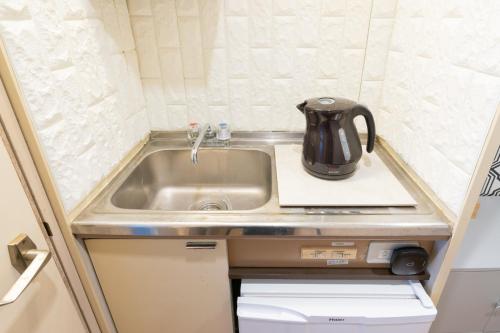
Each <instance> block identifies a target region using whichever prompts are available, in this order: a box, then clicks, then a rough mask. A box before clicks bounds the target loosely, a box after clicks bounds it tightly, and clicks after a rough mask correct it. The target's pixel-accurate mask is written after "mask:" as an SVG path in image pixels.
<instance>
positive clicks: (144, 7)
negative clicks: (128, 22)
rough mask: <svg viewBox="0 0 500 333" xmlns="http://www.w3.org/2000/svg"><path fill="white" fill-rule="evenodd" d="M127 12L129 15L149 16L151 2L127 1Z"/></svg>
mask: <svg viewBox="0 0 500 333" xmlns="http://www.w3.org/2000/svg"><path fill="white" fill-rule="evenodd" d="M127 5H128V11H129V13H130V15H134V16H137V15H147V16H151V15H152V14H153V11H152V10H151V0H127Z"/></svg>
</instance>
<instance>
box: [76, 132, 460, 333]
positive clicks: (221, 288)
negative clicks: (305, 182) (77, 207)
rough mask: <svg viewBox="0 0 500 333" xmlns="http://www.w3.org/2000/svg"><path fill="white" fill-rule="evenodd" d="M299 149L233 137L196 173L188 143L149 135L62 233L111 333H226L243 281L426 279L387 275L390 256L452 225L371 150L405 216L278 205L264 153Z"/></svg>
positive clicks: (270, 158) (278, 135)
mask: <svg viewBox="0 0 500 333" xmlns="http://www.w3.org/2000/svg"><path fill="white" fill-rule="evenodd" d="M301 140H302V134H301V133H293V132H263V133H257V132H254V133H247V132H235V133H233V138H232V140H231V144H230V146H227V147H201V148H200V149H199V151H198V152H197V155H198V156H197V159H198V161H197V164H196V165H194V164H193V162H192V160H191V158H190V154H189V153H190V148H191V146H190V144H189V142H188V140H186V133H184V132H177V133H173V132H170V133H164V132H158V133H153V134H152V137H151V139H150V141H149V142H148V143H147V144H146V145H145V146H144V147H143V149H142V150H141V151H140V152H139V153H138V154H137V156H135V157H134V158H133V160H132V161H131V162H130V163H129V164H128V165H127V166H126V167H125V168H124V169H123V170H122V172H121V173H120V174H119V175H118V176H117V177H116V178H115V179H113V180H112V181H111V183H110V184H109V185H108V186H107V187H106V188H105V189H104V190H103V191H102V192H101V194H100V195H99V196H98V197H97V198H96V199H95V200H94V201H93V202H92V203H91V204H90V205H89V206H88V207H87V209H86V210H85V211H84V212H83V213H82V214H81V215H80V216H79V217H78V218H77V219H76V221H75V222H74V223H73V224H72V230H73V233H74V234H75V235H76V237H78V238H80V239H82V240H83V242H84V244H85V246H86V248H87V250H88V253H89V255H90V258H91V260H92V264H93V267H94V269H95V271H96V274H97V277H98V279H99V283H100V285H101V287H102V290H103V293H104V297H105V298H106V301H107V304H108V306H109V308H110V311H111V314H112V316H113V319H114V321H115V325H116V327H117V328H118V331H119V332H120V333H123V332H125V333H127V332H136V331H139V330H147V331H149V332H156V331H158V332H159V331H162V330H163V329H165V328H166V327H172V325H173V327H182V328H184V329H185V332H195V331H196V330H197V329H198V328H199V327H203V329H204V330H205V331H207V332H232V330H233V325H235V326H237V320H236V314H237V311H238V307H237V303H238V302H240V303H241V301H238V302H237V299H238V297H239V296H240V289H241V293H242V294H241V295H242V299H244V298H245V296H244V295H243V291H244V289H245V282H243V283H242V280H243V281H245V279H248V278H251V279H287V280H290V279H302V280H303V279H306V280H318V279H320V280H324V279H327V280H330V281H332V283H333V282H334V281H336V280H346V279H347V280H351V281H357V280H370V281H372V282H373V281H375V282H373V283H377V282H376V281H389V283H396V285H400V284H401V283H403V284H404V283H407V282H406V281H408V280H422V281H425V280H427V279H428V278H429V274H428V272H426V271H424V272H422V273H420V274H417V275H412V276H405V275H394V274H392V273H391V272H390V270H389V266H390V259H391V254H392V252H393V250H394V249H397V248H401V247H408V246H413V247H415V246H416V247H420V248H423V249H425V250H426V252H428V253H431V252H432V251H433V246H434V243H435V241H437V240H446V239H448V237H449V236H450V232H451V230H450V226H449V224H448V222H447V220H446V218H445V217H444V215H443V214H442V213H441V212H440V210H439V208H438V207H437V206H435V205H434V204H433V202H432V200H431V199H430V197H428V196H427V195H426V193H425V192H424V190H423V188H421V187H420V185H419V183H418V180H417V179H416V178H414V176H413V175H411V173H409V172H408V170H407V169H405V167H404V165H403V164H400V163H399V161H398V160H397V157H395V156H394V155H392V153H391V151H390V150H389V149H388V148H387V147H386V146H385V145H384V143H383V141H380V140H379V141H377V144H376V145H375V152H376V153H377V156H379V157H380V159H381V160H382V161H383V163H384V164H385V165H386V166H387V168H388V169H389V170H390V172H391V174H392V175H393V176H394V177H395V178H396V179H397V180H398V182H399V184H401V186H402V187H403V188H404V189H405V190H406V191H408V193H410V194H411V197H412V198H413V200H415V203H416V204H415V205H414V206H364V207H363V206H358V207H356V206H337V207H327V206H323V207H315V206H308V207H290V206H280V203H279V193H278V184H277V182H278V177H277V171H276V159H275V151H274V147H275V146H278V145H293V144H299V143H300V142H301ZM360 174H362V173H360ZM311 177H312V176H311ZM354 177H355V176H354ZM351 179H353V178H351ZM334 194H335V193H332V195H334ZM390 281H393V282H390ZM394 281H403V282H399V284H398V282H394ZM378 283H382V282H378ZM417 283H418V282H417ZM422 290H423V289H422ZM141 295H142V296H141ZM187 308H189V309H190V310H189V311H188V312H186V309H187ZM193 314H196V316H194V317H192V315H193ZM426 318H427V319H429V318H430V317H426ZM431 321H432V320H430V321H429V322H428V323H430V322H431ZM169 325H170V326H169ZM426 325H427V324H426ZM424 331H425V330H424ZM424 331H422V332H424ZM415 332H421V331H415Z"/></svg>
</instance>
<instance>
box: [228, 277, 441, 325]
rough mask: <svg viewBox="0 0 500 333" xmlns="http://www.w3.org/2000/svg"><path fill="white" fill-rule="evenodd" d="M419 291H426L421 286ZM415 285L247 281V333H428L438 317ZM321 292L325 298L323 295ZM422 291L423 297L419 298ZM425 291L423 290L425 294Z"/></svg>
mask: <svg viewBox="0 0 500 333" xmlns="http://www.w3.org/2000/svg"><path fill="white" fill-rule="evenodd" d="M418 286H420V288H421V285H420V283H418ZM418 286H417V287H415V286H414V285H412V282H410V281H405V282H396V283H395V282H392V281H391V282H385V283H384V282H378V281H377V282H375V281H363V282H356V283H352V282H348V281H337V282H334V283H332V281H276V280H275V281H272V280H268V281H263V280H260V281H258V280H255V281H251V280H244V281H243V283H242V288H241V294H242V296H241V297H240V298H239V299H238V309H237V314H238V321H239V330H240V332H241V333H250V332H260V333H266V332H272V333H280V332H287V333H299V332H307V333H323V332H336V333H344V332H345V333H347V332H349V333H351V332H352V333H382V332H384V333H391V332H406V333H426V332H428V330H429V328H430V326H431V324H432V321H433V320H434V318H435V316H436V309H435V307H434V306H433V305H432V302H431V303H430V305H431V306H429V303H428V301H430V300H424V301H423V302H422V301H421V299H420V298H421V297H424V298H425V297H427V298H428V296H427V294H425V292H424V294H425V296H424V295H417V293H420V290H419V288H418ZM321 290H323V291H324V292H323V293H321ZM415 290H417V292H415ZM422 290H423V288H422Z"/></svg>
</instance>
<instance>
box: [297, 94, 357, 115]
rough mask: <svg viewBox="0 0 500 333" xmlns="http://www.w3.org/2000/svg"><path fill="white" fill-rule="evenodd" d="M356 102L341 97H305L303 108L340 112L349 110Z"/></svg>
mask: <svg viewBox="0 0 500 333" xmlns="http://www.w3.org/2000/svg"><path fill="white" fill-rule="evenodd" d="M356 104H357V103H356V102H354V101H351V100H349V99H346V98H342V97H316V98H310V99H307V100H306V101H305V105H304V108H305V109H306V110H311V111H324V112H330V111H333V112H342V111H347V110H351V109H352V108H353V107H354V106H355V105H356Z"/></svg>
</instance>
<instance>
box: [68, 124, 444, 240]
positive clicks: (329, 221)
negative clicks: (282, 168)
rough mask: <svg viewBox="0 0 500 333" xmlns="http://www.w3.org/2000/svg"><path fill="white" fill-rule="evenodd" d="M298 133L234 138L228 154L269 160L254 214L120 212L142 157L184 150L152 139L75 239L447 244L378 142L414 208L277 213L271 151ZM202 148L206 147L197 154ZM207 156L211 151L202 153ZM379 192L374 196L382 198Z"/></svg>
mask: <svg viewBox="0 0 500 333" xmlns="http://www.w3.org/2000/svg"><path fill="white" fill-rule="evenodd" d="M302 136H303V134H302V133H298V132H234V133H233V137H232V139H231V145H230V147H225V148H217V149H257V150H261V151H264V152H266V153H267V154H269V155H270V157H271V159H272V168H273V170H272V194H271V198H270V200H269V201H268V202H267V203H266V204H265V205H263V206H262V207H259V208H257V209H253V210H240V211H218V212H208V211H207V212H205V211H160V210H141V209H122V208H118V207H116V206H114V205H113V204H112V202H111V197H112V195H113V194H114V193H115V191H116V190H117V189H118V188H119V186H120V185H121V184H122V183H123V182H124V181H125V179H126V178H127V176H128V175H129V174H130V173H131V172H132V171H133V170H134V168H135V167H136V166H137V165H138V164H139V163H140V162H141V161H142V160H143V159H144V158H145V157H146V156H148V155H150V154H152V153H154V152H156V151H159V150H166V149H190V145H189V143H188V141H187V139H186V133H185V132H153V133H152V135H151V138H150V140H149V142H148V143H147V144H146V145H145V146H144V147H143V148H142V149H141V151H140V152H139V153H138V154H137V155H136V156H135V157H134V158H133V159H132V161H131V162H130V163H128V165H126V166H125V167H124V168H123V170H122V171H121V172H120V173H119V174H118V175H117V176H116V177H115V178H114V179H113V180H111V182H110V183H109V184H107V186H106V187H105V188H104V190H103V191H102V192H101V193H100V194H99V195H98V196H97V197H96V198H95V199H94V200H93V201H92V202H91V203H90V204H89V205H88V207H86V209H84V211H83V212H82V213H81V214H80V215H79V216H78V217H77V218H76V219H75V221H73V222H72V231H73V233H74V234H75V236H77V237H79V238H115V237H190V238H193V237H200V238H203V237H205V238H231V237H256V236H257V237H269V236H273V237H277V236H278V237H329V238H372V239H375V238H398V239H407V238H416V237H418V238H427V239H447V238H449V237H450V236H451V227H450V225H449V223H448V221H447V220H446V218H445V216H444V215H443V214H442V213H441V212H440V210H439V209H438V207H437V206H436V205H435V204H434V203H433V202H432V200H431V199H430V197H428V196H427V195H426V194H425V192H424V191H423V190H422V189H421V188H420V187H419V186H418V185H417V182H415V181H414V180H413V179H414V178H412V177H410V173H409V172H408V170H406V169H405V166H402V165H401V164H399V163H396V161H395V160H394V158H393V157H392V155H391V153H390V152H388V151H387V150H385V149H384V148H383V146H382V145H380V144H379V142H377V143H376V145H375V151H376V152H377V153H378V155H379V156H380V158H381V159H382V160H383V161H384V163H386V164H387V166H388V167H389V169H390V170H391V171H392V172H393V173H394V175H395V176H396V177H397V178H398V180H399V181H400V182H401V184H402V185H403V186H404V187H405V188H406V189H407V190H408V192H409V193H410V194H411V195H412V196H413V197H414V199H415V200H416V202H417V205H416V206H415V207H339V208H336V207H335V208H334V207H309V208H304V207H280V206H279V202H278V195H277V183H276V170H275V160H274V145H276V144H301V142H302ZM202 149H206V148H202ZM208 149H210V148H208ZM382 190H383V189H381V191H382Z"/></svg>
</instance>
